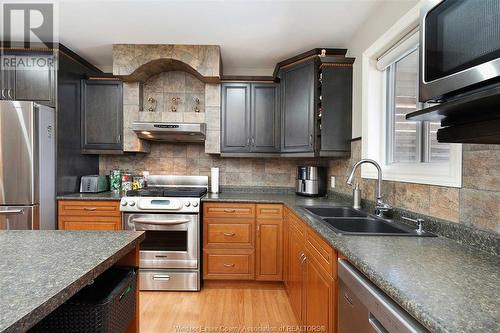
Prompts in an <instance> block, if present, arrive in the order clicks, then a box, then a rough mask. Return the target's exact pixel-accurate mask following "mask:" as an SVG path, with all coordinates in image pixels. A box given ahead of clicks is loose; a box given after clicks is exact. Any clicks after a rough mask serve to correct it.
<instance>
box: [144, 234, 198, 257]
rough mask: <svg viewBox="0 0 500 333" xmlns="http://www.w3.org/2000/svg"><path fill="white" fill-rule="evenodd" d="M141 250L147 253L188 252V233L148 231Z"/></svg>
mask: <svg viewBox="0 0 500 333" xmlns="http://www.w3.org/2000/svg"><path fill="white" fill-rule="evenodd" d="M140 249H141V250H145V251H177V252H187V251H188V231H187V230H173V231H165V230H161V231H156V230H148V231H146V239H144V241H143V242H142V243H141V245H140Z"/></svg>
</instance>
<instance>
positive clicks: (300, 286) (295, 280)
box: [286, 225, 305, 322]
mask: <svg viewBox="0 0 500 333" xmlns="http://www.w3.org/2000/svg"><path fill="white" fill-rule="evenodd" d="M304 245H305V244H304V234H303V233H301V232H300V230H298V229H296V228H295V227H293V226H292V225H289V227H288V262H287V272H288V273H287V278H286V281H287V283H286V285H287V292H288V297H289V299H290V303H291V305H292V309H293V312H294V313H295V316H296V317H297V319H298V320H299V322H303V321H304V309H303V305H304V291H305V289H304V259H305V253H304V252H305V248H304Z"/></svg>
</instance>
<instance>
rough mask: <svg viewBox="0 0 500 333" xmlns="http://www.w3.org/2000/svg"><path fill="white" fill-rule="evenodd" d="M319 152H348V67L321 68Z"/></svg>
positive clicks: (349, 103) (350, 101)
mask: <svg viewBox="0 0 500 333" xmlns="http://www.w3.org/2000/svg"><path fill="white" fill-rule="evenodd" d="M322 76H323V85H322V88H323V100H322V104H321V105H322V108H323V111H322V117H321V126H322V133H321V152H322V153H328V152H329V153H335V152H337V153H341V152H349V151H350V150H351V137H352V134H351V128H352V126H351V125H352V122H351V118H352V67H324V68H323V71H322Z"/></svg>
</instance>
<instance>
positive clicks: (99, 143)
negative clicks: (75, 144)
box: [82, 80, 123, 151]
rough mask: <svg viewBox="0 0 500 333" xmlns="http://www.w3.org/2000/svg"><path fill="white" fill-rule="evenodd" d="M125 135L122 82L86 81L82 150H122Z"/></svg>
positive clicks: (84, 83)
mask: <svg viewBox="0 0 500 333" xmlns="http://www.w3.org/2000/svg"><path fill="white" fill-rule="evenodd" d="M122 131H123V97H122V82H121V81H119V80H109V81H104V80H83V81H82V149H83V150H97V151H103V150H122V149H123V141H122Z"/></svg>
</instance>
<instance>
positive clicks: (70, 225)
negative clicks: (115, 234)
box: [58, 216, 122, 231]
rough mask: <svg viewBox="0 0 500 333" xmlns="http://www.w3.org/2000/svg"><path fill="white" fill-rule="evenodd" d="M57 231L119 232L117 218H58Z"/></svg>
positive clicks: (120, 226) (118, 220) (119, 225)
mask: <svg viewBox="0 0 500 333" xmlns="http://www.w3.org/2000/svg"><path fill="white" fill-rule="evenodd" d="M58 224H59V230H101V231H104V230H121V229H122V225H121V219H120V218H119V217H91V216H59V221H58Z"/></svg>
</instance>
